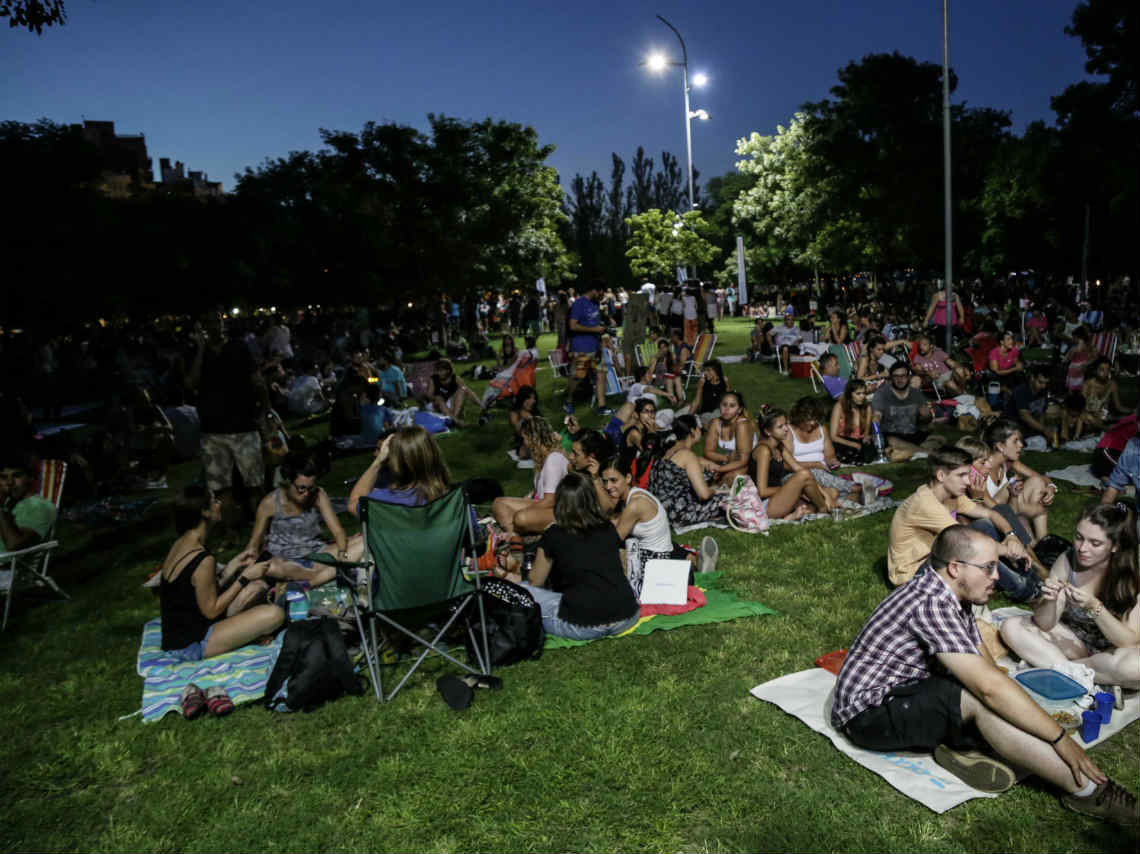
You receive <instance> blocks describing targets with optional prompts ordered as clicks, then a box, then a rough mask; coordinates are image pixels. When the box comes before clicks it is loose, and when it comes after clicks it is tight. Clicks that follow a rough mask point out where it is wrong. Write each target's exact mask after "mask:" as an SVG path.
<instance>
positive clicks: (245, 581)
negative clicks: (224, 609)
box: [237, 575, 249, 587]
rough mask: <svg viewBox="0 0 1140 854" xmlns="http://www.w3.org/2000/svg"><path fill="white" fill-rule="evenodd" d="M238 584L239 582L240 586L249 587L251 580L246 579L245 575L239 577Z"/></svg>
mask: <svg viewBox="0 0 1140 854" xmlns="http://www.w3.org/2000/svg"><path fill="white" fill-rule="evenodd" d="M237 582H238V584H240V585H241V586H242V587H245V586H246V585H248V584H249V579H248V578H246V577H245V576H244V575H239V576H238V577H237Z"/></svg>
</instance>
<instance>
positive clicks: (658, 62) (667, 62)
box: [645, 15, 709, 210]
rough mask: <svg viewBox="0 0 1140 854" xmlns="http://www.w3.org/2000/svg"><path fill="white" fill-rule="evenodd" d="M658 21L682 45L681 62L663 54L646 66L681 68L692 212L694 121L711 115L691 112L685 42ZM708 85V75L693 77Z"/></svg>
mask: <svg viewBox="0 0 1140 854" xmlns="http://www.w3.org/2000/svg"><path fill="white" fill-rule="evenodd" d="M657 20H659V21H660V22H661V23H663V24H664V25H665V26H667V27H668V28H669V29H671V30H672V31H673V35H675V36H676V37H677V41H679V42H680V43H681V61H680V62H676V61H674V60H671V59H668V58H667V57H666V56H665V54H663V53H653V54H650V55H649V57H648V58H647V59H646V60H645V65H646V66H647V67H648V68H649V70H650V71H652V72H654V73H660V72H662V71H664V70H665V69H666V68H668V67H669V66H671V65H679V66H681V89H682V92H683V93H684V96H685V155H686V157H687V158H688V164H689V210H692V209H694V208H695V207H696V206H697V203H696V199H695V198H694V196H693V119H699V120H700V121H702V122H704V121H708V118H709V114H708V113H707V112H705V111H704V110H691V109H690V108H689V54H688V51H686V50H685V40H684V39H683V38H681V34H680V33H679V32H677V28H676V27H674V26H673V25H672V24H670V23H669V22H668V21H666V20H665V19H664V18H662V17H661V16H660V15H658V16H657ZM706 83H708V75H706V74H700V73H698V74H694V75H693V85H694V86H697V87H698V88H699V87H701V86H704V85H705V84H706Z"/></svg>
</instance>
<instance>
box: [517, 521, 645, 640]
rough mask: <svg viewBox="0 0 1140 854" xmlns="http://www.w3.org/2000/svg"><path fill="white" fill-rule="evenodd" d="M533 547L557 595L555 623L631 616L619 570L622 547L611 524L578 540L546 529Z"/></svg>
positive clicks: (632, 601)
mask: <svg viewBox="0 0 1140 854" xmlns="http://www.w3.org/2000/svg"><path fill="white" fill-rule="evenodd" d="M539 546H540V548H541V549H542V550H543V552H545V553H546V556H547V558H549V560H550V563H551V567H550V576H549V578H548V579H547V585H548V586H549V587H550V589H551V590H553V591H555V592H556V593H561V594H562V604H561V605H560V606H559V608H558V616H559V617H560V618H561V619H563V620H566V621H567V622H569V623H574V624H575V625H578V626H600V625H603V624H605V623H616V622H617V621H619V620H626V619H629V618H630V617H632V616H633V615H634V614H635V613H637V610H638V607H639V606H638V603H637V597H636V596H634V595H633V588H632V587H630V586H629V580H628V579H627V578H626V577H625V573H624V572H623V571H622V568H621V555H620V554H619V552H620V550H621V547H622V543H621V539H620V538H619V537H618V533H617V529H616V528H614V526H613V525H608V524H607V525H605V526H603V527H600V528H592V529H591V530H589V531H587V532H586V533H585V535H583V536H579V535H577V534H574V533H572V532H571V531H568V530H566V529H565V528H562V527H559V526H558V525H551V526H550V527H549V528H547V529H546V533H544V534H543V535H542V542H541V543H539Z"/></svg>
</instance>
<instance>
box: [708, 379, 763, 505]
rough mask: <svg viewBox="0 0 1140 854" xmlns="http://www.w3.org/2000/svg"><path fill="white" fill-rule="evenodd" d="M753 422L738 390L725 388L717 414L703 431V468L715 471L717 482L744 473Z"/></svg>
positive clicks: (752, 441) (753, 443)
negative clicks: (707, 462) (704, 464)
mask: <svg viewBox="0 0 1140 854" xmlns="http://www.w3.org/2000/svg"><path fill="white" fill-rule="evenodd" d="M756 441H757V434H756V426H755V425H754V424H753V422H752V416H751V415H749V414H748V410H747V409H746V408H745V406H744V397H743V396H742V395H741V393H740V392H738V391H726V392H725V393H724V394H723V395H722V396H721V399H720V414H719V415H718V416H717V417H716V418H714V419H713V420H712V422H711V423H710V424H709V428H708V432H707V433H706V434H705V455H704V456H705V460H707V461H709V462H711V463H714V464H715V466H712V465H706V466H705V470H706V471H711V472H712V473H713V474H714V475H715V482H716V483H731V482H732V479H733V478H734V477H735V476H736V475H738V474H746V473H747V471H748V460H749V458H750V457H751V456H752V449H753V448H755V447H756Z"/></svg>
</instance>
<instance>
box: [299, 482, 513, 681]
mask: <svg viewBox="0 0 1140 854" xmlns="http://www.w3.org/2000/svg"><path fill="white" fill-rule="evenodd" d="M360 520H361V532H362V534H363V536H364V558H363V560H361V561H360V562H358V563H348V562H344V561H337V560H336V559H334V558H333V556H332V555H330V554H328V553H326V552H319V553H316V554H310V555H307V556H306V557H307V558H308V559H309V560H312V561H315V562H318V563H323V564H326V565H328V566H335V567H336V569H337V584H340V585H346V586H348V587H349V588H350V589H352V590H353V591H354V592H355V594H356V595H354V596H353V597H352V612H353V616H354V618H355V620H356V627H357V629H358V630H359V632H360V638H361V645H362V647H363V648H364V657H365V660H366V662H367V664H368V672H369V675H370V676H371V677H372V688H373V692H374V693H375V694H376V699H377V700H378V701H381V700H383V701H387V700H391V699H392V698H393V697H395V696H396V694H397V693H399V691H400V689H401V688H403V687H404V683H405V682H407V681H408V678H409V677H410V676H411V675H412V674H413V673H414V672H415V671H416V670H417V669H419V666H420V665H421V664H423V662H424V661H425V660H426V659H427V657H428V656H429V655H430V654H431V653H433V652H434V653H436V654H437V655H439V656H442V657H443V658H445V659H446V660H447V661H449V662H451V663H452V664H454V665H456V666H457V667H460V668H462V669H463V670H465V671H467V672H468V673H473V674H476V675H483V676H487V675H489V674H490V672H491V658H490V653H489V650H488V644H487V629H486V623H485V621H484V613H483V611H484V608H483V593H482V588H481V586H480V583H479V578H480V573H479V572H478V571H477V570H476V569H475V531H474V528H473V523H472V513H471V505H470V504H469V503H468V501H467V496H466V494H465V493H464V491H463V489H462V488H461V487H455V488H454V489H452V490H451V491H450V492H448V493H447V494H446V495H442V496H440V497H439V498H437V499H436V500H435V501H432V502H431V503H430V504H425V505H423V506H420V507H406V506H403V505H397V504H386V503H384V502H382V501H372V500H370V499H368V498H362V499H361V501H360ZM357 569H363V570H364V574H365V579H366V582H365V583H364V584H363V585H358V583H357V581H356V580H355V579H354V578H353V577H352V575H351V573H352V572H354V571H355V570H357ZM361 600H363V601H361ZM473 615H474V619H475V620H476V621H477V622H478V623H479V628H478V632H477V631H476V629H475V628H474V627H473V626H472V617H473ZM365 621H367V623H368V630H369V631H368V632H367V633H366V632H365ZM433 621H436V622H433ZM457 621H462V624H463V626H464V628H465V629H466V632H467V639H468V641H469V642H470V649H472V650H474V652H475V661H474V662H473V663H474V664H475V666H474V667H472V666H471V663H467V662H463V661H460V660H459V659H457V658H455V657H454V656H453V655H452V654H451V652H450V651H449V649H448V647H447V645H446V643H445V642H444V638H445V637H446V636H447V635H448V634H449V633H450V632H451V630H452V627H453V626H454V625H456V623H457ZM377 623H379V624H381V625H382V626H383V627H384V628H385V629H386V630H389V631H392V632H396V633H398V634H399V635H402V636H403V637H405V638H407V639H409V640H410V641H411V642H412V644H413V648H415V646H416V645H419V646H422V647H423V651H422V652H420V653H419V655H418V657H417V658H416V659H415V660H414V661H413V662H412V664H411V666H410V667H409V668H408V670H407V672H405V673H404V675H403V677H401V679H400V681H399V682H398V683H397V685H396V687H395V688H393V689H392V693H390V694H388V695H387V696H385V693H384V685H383V682H382V681H381V673H380V648H381V646H382V644H381V642H380V641H379V639H378V632H377ZM425 627H427V629H428V631H427V632H426V633H424V634H421V633H417V631H416V630H417V629H420V630H423V629H424V628H425ZM425 635H426V636H425ZM477 635H478V637H477ZM429 638H430V639H429Z"/></svg>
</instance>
